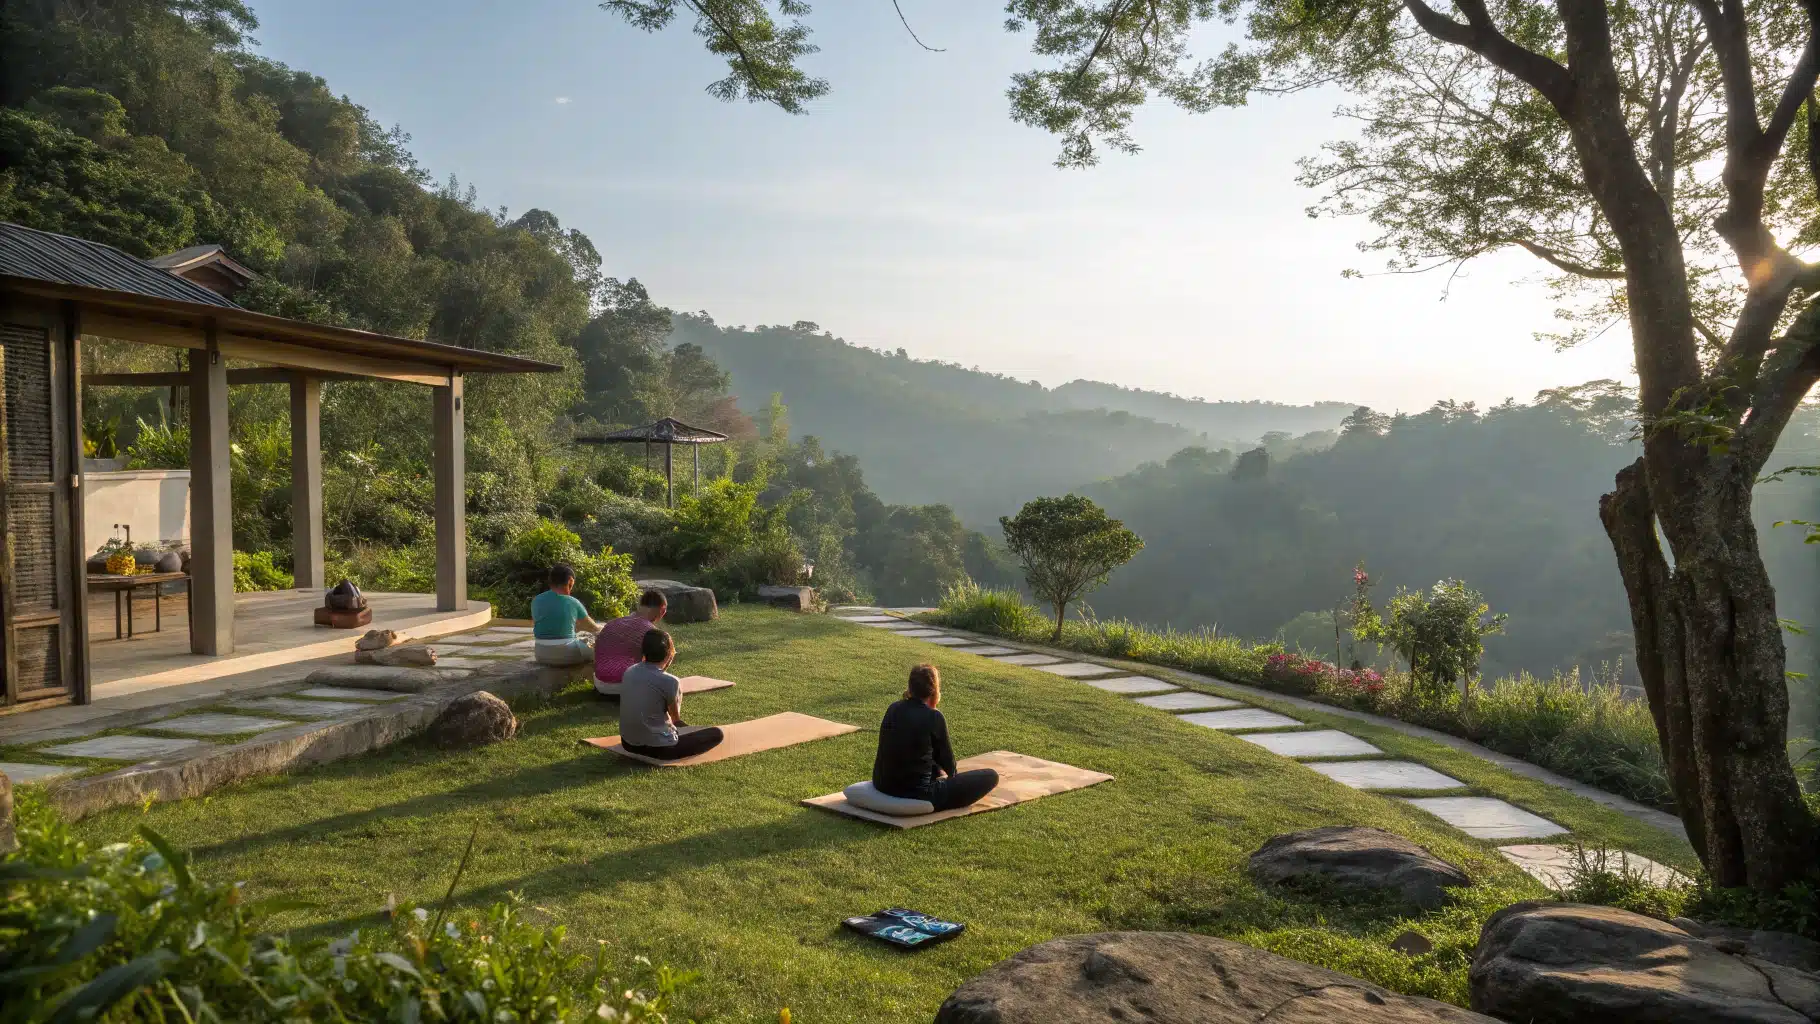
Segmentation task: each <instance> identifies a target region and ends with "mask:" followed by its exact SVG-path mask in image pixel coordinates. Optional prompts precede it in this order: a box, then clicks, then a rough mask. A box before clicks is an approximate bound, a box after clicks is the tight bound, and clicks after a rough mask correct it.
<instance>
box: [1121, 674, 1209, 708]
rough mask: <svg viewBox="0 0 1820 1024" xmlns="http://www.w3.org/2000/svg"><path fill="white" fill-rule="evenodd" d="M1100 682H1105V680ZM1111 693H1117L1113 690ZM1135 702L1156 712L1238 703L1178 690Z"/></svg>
mask: <svg viewBox="0 0 1820 1024" xmlns="http://www.w3.org/2000/svg"><path fill="white" fill-rule="evenodd" d="M1101 681H1102V682H1106V681H1107V680H1101ZM1125 681H1126V680H1122V679H1116V680H1111V682H1125ZM1101 689H1105V687H1101ZM1112 692H1114V693H1117V692H1118V691H1117V690H1114V691H1112ZM1137 702H1138V703H1139V704H1142V705H1144V706H1145V707H1147V708H1156V709H1157V710H1158V711H1208V710H1211V709H1213V708H1236V707H1238V706H1239V702H1238V701H1236V700H1228V699H1226V698H1225V697H1215V696H1213V695H1212V694H1207V693H1193V692H1191V691H1188V690H1179V691H1177V692H1175V693H1159V694H1156V695H1154V696H1150V697H1139V698H1138V699H1137Z"/></svg>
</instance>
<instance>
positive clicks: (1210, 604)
mask: <svg viewBox="0 0 1820 1024" xmlns="http://www.w3.org/2000/svg"><path fill="white" fill-rule="evenodd" d="M1632 407H1634V406H1633V402H1632V401H1631V400H1630V399H1629V397H1628V396H1626V395H1623V394H1622V393H1621V392H1619V391H1618V389H1615V388H1613V387H1610V386H1608V385H1606V384H1604V383H1599V384H1594V385H1586V386H1582V387H1579V388H1565V389H1560V390H1557V391H1553V392H1545V393H1544V394H1543V396H1541V400H1540V401H1538V402H1537V403H1535V404H1532V405H1514V404H1511V405H1505V406H1500V407H1498V408H1495V409H1491V410H1489V411H1486V412H1483V413H1481V412H1480V411H1478V410H1476V409H1474V408H1473V407H1471V406H1470V405H1458V404H1455V403H1451V402H1444V403H1440V404H1437V405H1436V406H1435V407H1434V408H1432V409H1430V410H1428V411H1427V412H1423V413H1420V414H1417V415H1402V416H1396V417H1390V416H1384V415H1380V414H1376V413H1372V412H1371V411H1370V410H1360V411H1358V412H1357V413H1355V414H1354V415H1353V416H1351V417H1349V418H1348V420H1347V422H1346V426H1345V429H1344V430H1343V431H1342V433H1341V436H1340V438H1339V441H1338V443H1337V444H1335V445H1334V446H1333V447H1331V448H1328V449H1325V450H1319V451H1312V452H1304V453H1301V454H1298V455H1295V456H1293V457H1290V458H1288V459H1284V460H1280V461H1275V462H1273V463H1272V465H1271V466H1270V468H1269V471H1268V473H1267V474H1266V475H1264V476H1263V477H1262V478H1255V479H1241V478H1239V477H1237V476H1235V475H1234V474H1233V473H1232V472H1231V471H1230V467H1231V455H1230V454H1229V453H1224V452H1184V453H1181V454H1179V455H1177V456H1175V457H1173V458H1171V459H1170V460H1168V461H1167V462H1166V463H1163V464H1160V465H1149V466H1145V467H1143V468H1142V469H1140V470H1137V471H1135V472H1133V473H1130V474H1127V475H1125V476H1122V477H1119V478H1117V479H1113V480H1108V481H1104V482H1101V483H1098V484H1095V485H1092V486H1090V487H1087V488H1086V489H1085V493H1087V494H1089V495H1090V496H1092V497H1093V498H1094V499H1095V500H1097V501H1100V502H1101V503H1102V504H1104V505H1105V507H1106V508H1107V510H1108V511H1109V512H1110V513H1112V514H1113V515H1115V516H1118V517H1119V518H1121V519H1123V520H1124V521H1125V523H1126V525H1128V526H1129V527H1131V528H1132V529H1133V530H1135V531H1137V533H1138V534H1139V535H1140V536H1142V537H1143V538H1144V542H1145V546H1144V550H1143V551H1142V552H1141V553H1140V554H1139V555H1138V556H1137V558H1136V559H1134V560H1133V561H1132V562H1131V564H1130V565H1129V566H1127V567H1126V568H1124V569H1122V570H1120V571H1119V572H1117V573H1115V574H1114V575H1113V577H1112V582H1111V583H1110V585H1108V586H1107V587H1106V588H1105V589H1104V590H1102V591H1100V592H1098V593H1097V594H1096V595H1094V597H1093V598H1092V603H1093V606H1094V610H1095V611H1096V612H1097V613H1098V614H1100V615H1101V616H1126V617H1130V618H1133V619H1137V620H1139V621H1143V622H1149V623H1168V624H1173V625H1177V626H1197V625H1206V624H1213V623H1217V624H1218V625H1219V626H1220V627H1221V628H1223V629H1226V630H1230V631H1232V632H1235V633H1239V634H1242V635H1247V636H1269V635H1281V636H1284V637H1285V639H1287V640H1289V641H1290V642H1292V643H1300V644H1302V645H1304V646H1307V647H1309V648H1310V649H1311V650H1315V651H1326V652H1328V653H1329V656H1331V651H1332V647H1333V626H1332V620H1331V618H1326V617H1324V616H1321V615H1319V614H1318V613H1323V612H1330V611H1331V610H1332V609H1333V608H1334V607H1335V606H1337V605H1340V604H1341V603H1342V602H1344V601H1345V600H1346V599H1347V598H1348V597H1350V596H1351V594H1352V590H1353V579H1352V570H1353V568H1354V566H1355V565H1356V564H1357V563H1359V562H1361V561H1362V562H1364V563H1365V566H1366V569H1367V570H1368V571H1369V573H1370V574H1371V576H1372V577H1373V578H1374V579H1375V580H1376V581H1377V588H1378V593H1377V596H1378V597H1379V599H1380V600H1382V599H1383V598H1386V597H1388V596H1389V595H1390V594H1392V593H1394V592H1395V589H1396V587H1398V586H1399V585H1401V586H1407V587H1410V588H1412V589H1415V588H1426V587H1428V586H1430V585H1432V584H1433V583H1434V582H1435V581H1436V580H1439V579H1442V578H1447V577H1455V578H1460V579H1464V580H1466V581H1467V582H1468V583H1469V584H1471V585H1472V586H1474V587H1476V588H1477V589H1479V590H1481V591H1483V592H1484V594H1485V597H1486V599H1487V600H1488V601H1489V602H1490V603H1491V606H1492V610H1493V611H1494V612H1508V613H1509V614H1510V620H1509V623H1508V625H1507V628H1506V632H1505V634H1504V635H1500V636H1492V637H1489V638H1487V640H1486V660H1485V664H1484V670H1485V672H1486V674H1487V675H1488V676H1495V675H1502V674H1508V673H1512V672H1515V671H1518V670H1528V671H1532V672H1538V673H1547V672H1548V671H1550V670H1551V669H1555V668H1561V669H1569V668H1572V667H1575V666H1578V667H1579V668H1580V669H1581V670H1582V671H1583V672H1586V673H1591V672H1594V671H1597V670H1599V669H1600V668H1601V665H1602V663H1607V662H1609V663H1613V664H1614V665H1615V664H1616V663H1617V662H1619V661H1624V662H1628V661H1629V659H1630V657H1631V641H1630V632H1629V631H1630V618H1629V611H1628V609H1627V607H1626V604H1625V598H1624V590H1623V587H1622V586H1621V585H1620V583H1619V580H1618V574H1617V570H1616V566H1615V564H1614V560H1613V556H1612V552H1611V546H1610V543H1609V541H1608V540H1607V539H1606V537H1605V533H1604V531H1603V529H1602V527H1601V526H1600V523H1599V517H1598V498H1599V495H1601V494H1603V493H1604V492H1605V491H1608V490H1610V489H1611V482H1612V477H1613V474H1614V473H1615V472H1616V471H1617V469H1618V468H1619V467H1621V466H1623V465H1624V464H1626V463H1628V462H1629V461H1631V460H1632V459H1634V458H1635V457H1636V453H1635V447H1634V445H1635V442H1634V441H1633V440H1632V439H1631V437H1630V434H1631V430H1630V423H1629V421H1628V419H1627V415H1628V410H1629V409H1630V408H1632ZM1815 462H1820V408H1816V407H1814V406H1808V407H1806V408H1805V409H1804V410H1803V412H1802V413H1801V415H1800V417H1799V418H1798V419H1797V421H1796V422H1795V423H1794V424H1793V425H1791V427H1790V429H1789V431H1788V433H1787V434H1786V435H1785V436H1784V440H1783V444H1782V446H1781V448H1780V449H1778V453H1777V460H1776V461H1775V463H1774V464H1775V465H1777V466H1782V465H1788V464H1792V463H1803V464H1813V463H1815ZM1816 511H1820V487H1817V486H1816V485H1815V483H1814V482H1813V481H1812V480H1811V479H1807V478H1799V477H1797V478H1792V479H1787V480H1781V481H1776V482H1771V483H1765V484H1761V485H1759V487H1758V498H1757V509H1756V512H1757V523H1758V528H1759V530H1760V531H1761V532H1762V535H1763V540H1764V551H1765V554H1766V556H1767V557H1768V560H1769V565H1770V570H1771V573H1772V575H1773V576H1774V579H1775V582H1776V588H1777V597H1778V605H1779V608H1780V611H1781V614H1782V615H1783V616H1784V617H1785V618H1788V619H1791V620H1794V621H1795V622H1797V623H1802V624H1807V625H1820V586H1817V585H1816V583H1817V579H1816V575H1815V568H1816V565H1815V554H1816V549H1815V548H1814V547H1812V546H1808V545H1804V544H1803V540H1804V539H1805V537H1806V533H1805V531H1803V530H1802V529H1801V528H1799V527H1798V526H1793V525H1790V526H1784V527H1780V528H1777V527H1774V526H1773V525H1772V524H1773V523H1775V522H1776V521H1778V520H1788V519H1812V518H1814V513H1815V512H1816ZM1311 612H1312V613H1317V614H1315V615H1309V614H1306V613H1311ZM1298 617H1299V618H1298ZM1788 640H1789V664H1790V667H1791V668H1794V669H1795V670H1797V671H1810V670H1811V668H1812V666H1813V664H1814V659H1815V650H1814V645H1813V643H1812V637H1811V636H1808V635H1790V636H1789V637H1788ZM1628 674H1629V673H1628V671H1627V675H1628ZM1795 692H1796V694H1797V699H1796V701H1795V705H1796V707H1795V720H1796V722H1797V725H1798V726H1799V727H1801V728H1802V729H1803V731H1812V729H1813V728H1814V726H1815V724H1816V722H1815V707H1814V703H1815V701H1814V694H1813V688H1812V687H1811V686H1809V685H1807V684H1801V685H1798V686H1797V687H1796V689H1795Z"/></svg>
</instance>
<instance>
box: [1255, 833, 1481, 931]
mask: <svg viewBox="0 0 1820 1024" xmlns="http://www.w3.org/2000/svg"><path fill="white" fill-rule="evenodd" d="M1251 875H1252V877H1253V878H1256V879H1257V880H1258V881H1260V882H1263V883H1266V884H1277V885H1280V884H1284V883H1295V882H1301V881H1313V880H1324V881H1326V882H1331V883H1337V884H1339V885H1350V886H1357V887H1361V888H1366V889H1374V890H1378V891H1381V892H1388V893H1390V894H1392V895H1394V896H1396V897H1398V898H1399V899H1401V900H1403V901H1404V902H1405V903H1408V904H1410V905H1411V906H1415V907H1420V908H1422V909H1424V910H1434V909H1437V908H1439V907H1440V906H1441V905H1442V903H1444V902H1445V901H1446V898H1447V890H1448V888H1450V887H1453V886H1464V885H1471V884H1472V879H1470V878H1468V877H1467V876H1466V872H1464V871H1461V870H1460V869H1459V868H1457V867H1454V866H1453V865H1452V864H1449V863H1447V862H1446V861H1444V860H1442V859H1441V858H1439V857H1436V856H1435V855H1434V854H1432V853H1429V852H1428V851H1427V850H1424V849H1423V848H1421V847H1420V846H1417V845H1416V844H1414V843H1412V842H1410V841H1409V840H1407V839H1404V838H1403V837H1402V836H1399V835H1396V834H1394V833H1391V832H1386V831H1384V830H1383V829H1381V828H1362V827H1357V826H1351V825H1330V826H1328V827H1326V828H1316V829H1309V830H1308V831H1306V832H1291V833H1289V834H1287V835H1280V836H1276V837H1274V838H1272V839H1270V840H1269V841H1268V842H1266V843H1265V844H1264V845H1263V846H1260V847H1258V850H1257V852H1256V853H1253V854H1252V855H1251Z"/></svg>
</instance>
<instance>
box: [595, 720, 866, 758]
mask: <svg viewBox="0 0 1820 1024" xmlns="http://www.w3.org/2000/svg"><path fill="white" fill-rule="evenodd" d="M699 728H702V727H701V726H689V727H688V728H685V729H681V730H678V731H679V732H684V733H688V732H694V731H695V730H696V729H699ZM720 731H721V732H722V733H725V734H726V738H725V739H723V740H721V741H720V743H719V744H718V745H717V746H715V747H714V749H712V750H708V751H705V752H703V753H700V754H695V755H693V756H691V757H684V758H678V759H677V760H675V761H659V760H658V759H656V758H654V757H646V756H645V755H643V754H634V753H632V752H631V751H630V750H627V749H626V748H625V747H622V746H620V745H619V737H618V736H597V737H595V738H593V739H587V740H582V742H583V743H587V744H590V745H592V746H596V747H602V748H604V749H606V750H607V751H609V752H611V753H615V754H618V755H619V756H620V757H625V758H630V759H631V760H634V761H643V762H644V763H646V764H654V765H657V766H658V767H660V768H681V767H685V766H687V765H692V764H707V763H708V762H709V761H725V760H726V759H727V758H729V757H739V756H740V755H742V754H756V753H758V752H759V751H761V750H775V749H777V748H778V747H794V746H796V745H797V744H798V743H808V742H809V741H811V740H825V739H830V738H832V737H835V736H845V735H846V734H848V733H850V732H858V731H859V726H857V725H844V724H842V723H840V722H830V721H828V720H827V719H825V718H816V717H815V716H813V715H801V714H797V713H796V712H794V711H785V712H783V713H782V714H777V715H768V716H766V717H764V718H754V719H752V720H751V721H750V722H734V723H733V724H732V725H723V726H721V727H720Z"/></svg>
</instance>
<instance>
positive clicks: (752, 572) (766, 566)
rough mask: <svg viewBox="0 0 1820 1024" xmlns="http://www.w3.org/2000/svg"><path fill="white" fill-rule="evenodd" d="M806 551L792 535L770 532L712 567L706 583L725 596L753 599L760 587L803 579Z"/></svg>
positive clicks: (786, 583) (793, 582)
mask: <svg viewBox="0 0 1820 1024" xmlns="http://www.w3.org/2000/svg"><path fill="white" fill-rule="evenodd" d="M802 573H803V553H802V552H801V551H800V550H798V549H797V547H796V542H795V541H793V540H791V539H790V535H789V534H785V533H768V534H766V535H765V536H763V537H760V538H758V539H756V540H754V541H753V542H752V543H751V544H748V545H746V546H745V547H743V548H741V549H739V550H738V551H735V552H733V554H732V555H730V556H728V557H727V558H726V559H724V560H723V561H722V562H721V563H720V564H719V565H717V566H715V567H714V568H713V569H711V570H709V572H708V574H707V577H706V580H705V582H706V583H707V585H708V586H709V587H712V588H713V589H714V592H715V594H717V595H719V596H721V597H723V598H729V597H739V598H750V597H753V596H755V595H756V594H757V593H758V588H759V587H764V586H778V587H793V586H797V585H799V584H800V583H801V582H802Z"/></svg>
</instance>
